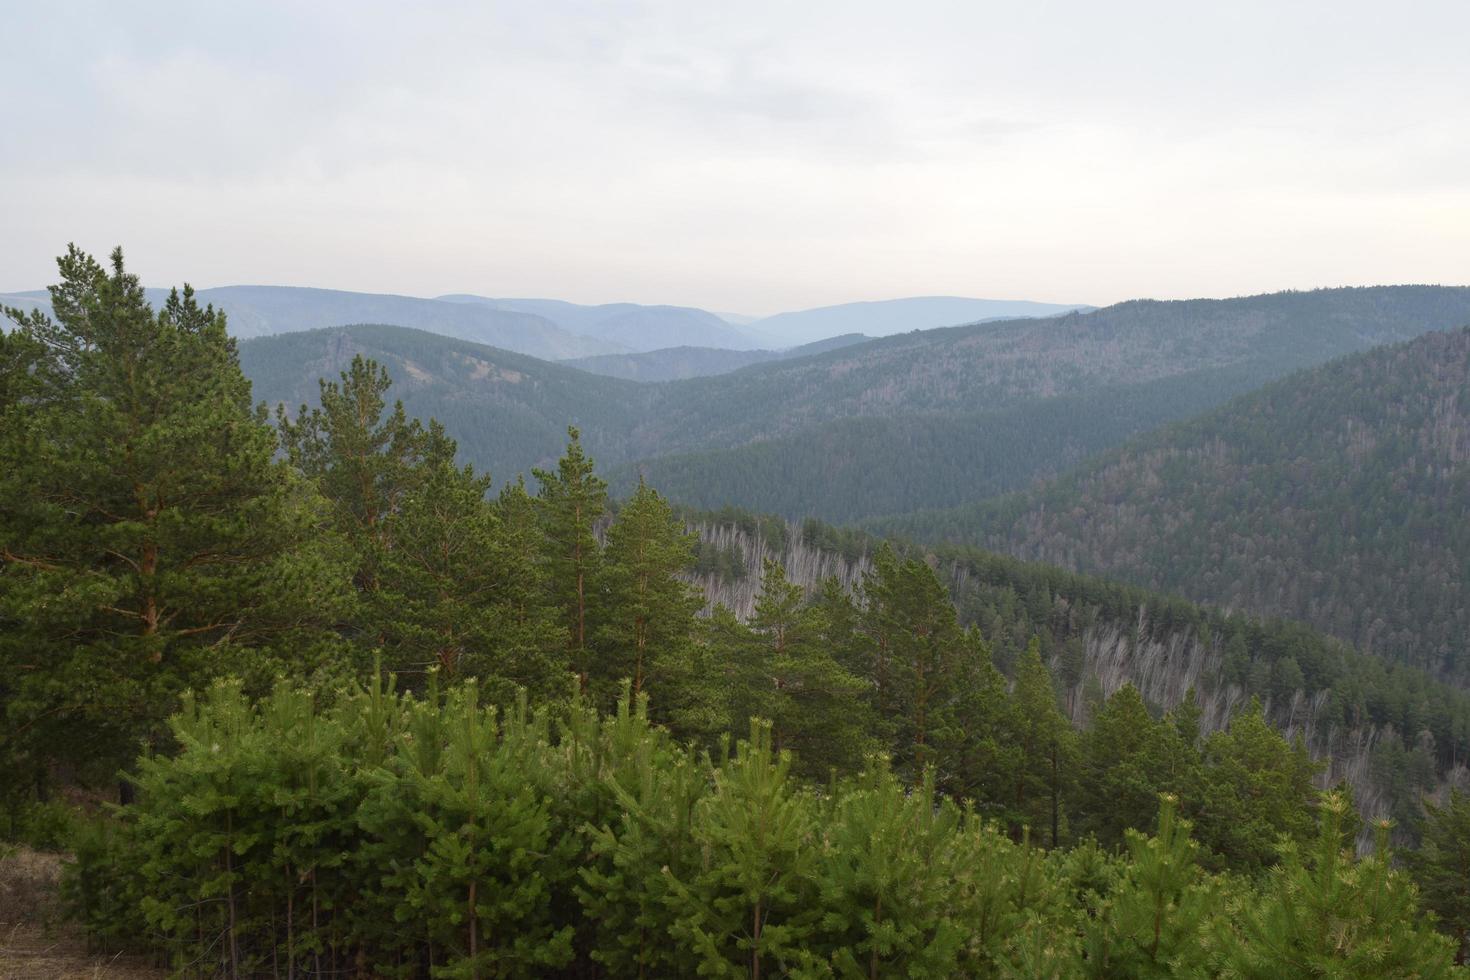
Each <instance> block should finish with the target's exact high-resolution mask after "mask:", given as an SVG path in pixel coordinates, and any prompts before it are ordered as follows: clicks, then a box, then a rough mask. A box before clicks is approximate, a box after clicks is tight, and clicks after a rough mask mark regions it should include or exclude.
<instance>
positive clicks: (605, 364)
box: [561, 333, 871, 381]
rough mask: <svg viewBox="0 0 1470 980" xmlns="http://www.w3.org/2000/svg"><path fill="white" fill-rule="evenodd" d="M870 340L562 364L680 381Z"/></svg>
mask: <svg viewBox="0 0 1470 980" xmlns="http://www.w3.org/2000/svg"><path fill="white" fill-rule="evenodd" d="M870 339H871V338H869V337H865V336H863V335H862V334H855V333H850V334H842V335H840V336H836V337H828V338H827V339H826V340H817V341H813V342H812V343H810V344H802V345H801V346H799V347H791V348H787V349H785V350H760V349H757V350H724V349H721V348H715V347H689V346H679V347H668V348H664V349H662V350H651V351H645V352H642V353H636V354H599V355H595V356H592V357H573V358H568V359H566V360H564V361H562V362H561V363H563V364H565V365H567V366H568V367H574V368H580V369H581V370H583V371H589V372H591V373H592V374H604V375H607V376H608V377H610V378H624V379H626V380H628V381H679V380H682V379H684V378H704V377H709V376H710V375H715V374H728V373H729V372H731V371H738V370H739V369H740V368H743V367H749V366H750V365H752V364H765V363H766V362H768V361H781V360H785V359H786V358H788V357H806V356H807V355H808V354H821V353H824V352H826V351H829V350H837V349H839V348H842V347H851V346H853V345H854V344H861V343H863V342H864V341H867V340H870Z"/></svg>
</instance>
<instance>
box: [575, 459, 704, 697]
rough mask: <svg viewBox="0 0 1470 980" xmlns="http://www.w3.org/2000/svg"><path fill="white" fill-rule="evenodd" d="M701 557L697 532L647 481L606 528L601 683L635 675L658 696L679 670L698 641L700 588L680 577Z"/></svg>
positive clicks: (638, 689)
mask: <svg viewBox="0 0 1470 980" xmlns="http://www.w3.org/2000/svg"><path fill="white" fill-rule="evenodd" d="M693 560H694V535H692V534H690V533H689V531H688V530H687V529H686V528H685V526H684V523H683V522H682V521H680V520H678V519H676V518H675V517H674V513H673V511H672V510H671V509H670V508H669V505H668V504H667V503H666V502H665V501H664V499H663V498H662V497H660V496H659V495H658V493H657V492H656V491H654V490H653V489H651V488H650V487H648V486H646V485H645V484H642V483H640V484H639V485H638V489H637V490H636V491H635V492H634V494H633V496H632V497H631V498H630V499H629V500H628V501H627V502H626V503H625V504H624V505H623V506H622V507H621V508H619V510H618V514H617V517H616V518H615V519H614V520H613V522H612V524H611V526H609V527H608V529H607V546H606V548H605V549H604V551H603V570H602V593H603V598H602V603H603V608H604V609H605V613H604V614H603V616H602V620H601V624H600V626H599V629H598V646H599V648H600V651H601V652H600V655H599V657H598V658H597V664H596V668H597V674H596V681H597V687H598V688H599V689H602V690H609V689H610V687H611V685H612V684H613V683H614V682H617V681H620V680H622V679H625V678H627V679H631V681H632V685H633V686H632V690H633V694H634V695H635V696H636V695H638V694H641V693H642V692H643V691H644V690H645V688H646V689H647V690H649V691H650V692H652V693H654V694H655V695H657V694H659V693H660V691H661V689H663V688H666V687H667V686H669V684H670V683H672V682H673V681H674V679H675V678H676V677H678V676H679V675H680V668H681V666H682V665H681V664H680V661H682V660H686V659H687V658H688V656H689V654H690V647H691V646H692V644H693V642H694V633H695V629H696V625H695V613H697V612H698V611H699V607H700V606H701V605H703V599H702V597H701V596H700V595H699V593H698V592H697V590H695V589H693V588H691V587H690V586H689V585H688V584H687V583H686V582H684V581H683V580H682V579H681V578H680V577H679V576H681V575H682V574H684V573H686V572H687V571H688V570H689V568H690V566H691V565H692V564H693Z"/></svg>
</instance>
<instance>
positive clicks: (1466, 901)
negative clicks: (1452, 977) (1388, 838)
mask: <svg viewBox="0 0 1470 980" xmlns="http://www.w3.org/2000/svg"><path fill="white" fill-rule="evenodd" d="M1424 812H1425V820H1424V842H1423V844H1421V845H1420V848H1419V850H1418V851H1411V852H1409V853H1408V854H1407V855H1405V856H1406V858H1407V860H1408V864H1409V869H1410V870H1411V871H1412V872H1413V876H1414V880H1415V881H1416V882H1417V883H1418V885H1419V890H1420V892H1421V893H1422V895H1423V900H1424V905H1425V907H1426V908H1428V909H1430V910H1431V911H1433V912H1434V914H1435V915H1437V916H1439V923H1440V928H1441V929H1443V930H1444V931H1445V932H1447V933H1449V935H1450V936H1452V937H1454V940H1455V943H1456V950H1455V962H1456V963H1458V964H1460V965H1464V963H1465V962H1466V958H1467V954H1470V795H1466V794H1464V793H1461V792H1460V791H1459V790H1452V791H1451V792H1450V798H1449V800H1448V801H1446V802H1445V803H1444V804H1443V805H1440V806H1436V805H1435V804H1433V803H1429V802H1426V803H1425V804H1424Z"/></svg>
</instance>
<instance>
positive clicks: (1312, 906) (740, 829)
mask: <svg viewBox="0 0 1470 980" xmlns="http://www.w3.org/2000/svg"><path fill="white" fill-rule="evenodd" d="M478 700H479V698H478V695H477V692H476V691H475V685H474V684H473V683H469V684H464V685H459V686H457V687H456V688H455V689H454V690H452V691H450V692H449V693H448V694H447V695H446V696H442V697H441V695H440V693H439V692H438V690H437V685H436V684H435V683H434V682H432V681H431V683H430V685H429V690H428V692H427V694H426V695H425V696H424V697H423V698H422V699H418V698H414V697H412V696H402V695H399V694H397V693H395V692H394V690H393V688H392V685H391V684H389V685H383V684H381V683H378V682H374V683H372V684H370V685H369V686H367V687H366V688H363V689H359V690H357V691H353V692H347V693H344V694H342V695H340V696H339V697H337V698H336V699H335V700H334V702H333V704H332V705H331V706H330V707H328V706H324V705H323V704H322V703H320V702H319V701H318V700H317V699H315V698H313V697H312V696H311V695H309V694H307V693H305V692H303V691H301V690H299V689H297V688H294V687H292V686H290V685H287V684H284V683H283V684H281V685H280V686H278V687H277V688H276V690H275V691H274V692H273V693H272V694H271V695H269V696H268V697H266V698H265V699H264V700H262V701H260V702H259V703H252V702H251V701H250V700H249V699H248V698H246V697H245V696H244V694H243V693H242V691H241V689H240V686H239V685H238V684H235V683H222V684H219V685H216V686H215V687H213V688H211V690H210V691H209V693H208V694H207V695H206V696H205V697H203V698H201V699H197V700H196V699H193V698H187V699H186V701H185V705H184V710H183V711H182V712H180V713H179V714H178V715H177V716H176V717H175V718H174V719H173V722H172V727H173V731H174V735H175V738H176V741H177V743H178V745H179V747H180V748H179V751H178V753H177V754H175V755H172V756H162V755H159V756H153V757H149V758H146V759H144V760H142V761H141V762H140V763H139V766H138V775H137V780H138V783H139V800H138V802H137V803H136V804H135V805H132V806H128V807H122V808H117V810H116V812H115V813H114V814H113V816H112V818H111V819H110V820H107V821H102V822H98V823H96V824H92V825H89V826H88V827H87V829H85V830H84V831H83V832H82V833H80V834H79V835H78V836H77V837H76V838H75V840H76V845H75V847H76V861H75V863H74V864H73V865H72V866H71V867H70V868H69V870H68V876H67V883H66V889H67V895H68V896H69V898H70V901H71V903H72V906H73V908H74V910H75V914H77V915H78V917H79V918H80V919H81V920H82V921H83V922H84V923H85V924H86V925H87V927H88V929H89V930H90V932H91V934H92V935H93V937H94V940H95V941H96V942H97V943H98V944H99V945H103V946H105V947H107V948H109V949H123V948H126V949H132V950H138V951H144V952H150V951H151V952H154V953H158V954H162V955H165V956H166V957H167V958H168V959H169V960H170V962H172V963H173V964H174V965H175V967H176V968H179V969H186V970H187V969H203V970H205V971H207V972H213V973H216V974H219V975H223V976H231V977H233V976H248V975H259V974H263V973H271V974H276V973H279V974H281V975H297V976H326V975H334V974H338V973H341V972H343V971H357V972H367V973H371V974H372V975H378V976H403V977H408V976H440V977H481V976H483V977H528V976H548V975H552V976H554V975H578V974H581V973H586V972H588V971H591V970H593V969H601V970H604V971H606V972H607V973H608V974H609V975H614V976H628V975H644V976H668V975H681V976H687V975H695V974H699V975H707V976H762V975H764V976H792V977H819V976H842V977H854V978H856V977H869V978H871V977H879V976H894V975H903V976H916V977H923V976H928V977H949V976H976V977H1022V976H1048V977H1057V976H1084V975H1085V976H1107V977H1122V976H1127V977H1136V976H1196V975H1201V976H1202V975H1220V973H1221V970H1222V969H1224V968H1226V967H1228V969H1229V970H1234V971H1237V972H1238V973H1239V975H1245V976H1267V975H1270V976H1282V975H1330V976H1368V975H1373V976H1411V975H1419V976H1434V975H1442V974H1443V973H1444V972H1445V971H1446V970H1447V969H1448V962H1449V959H1450V956H1451V950H1450V948H1449V944H1448V943H1447V941H1445V940H1443V939H1440V938H1437V937H1435V936H1434V935H1433V934H1432V932H1430V930H1429V927H1428V926H1427V925H1425V924H1424V923H1422V922H1421V921H1419V920H1417V919H1416V918H1415V909H1414V904H1413V903H1414V891H1413V889H1412V886H1410V885H1409V884H1408V882H1407V879H1405V878H1404V876H1403V875H1401V874H1399V873H1398V872H1394V871H1392V870H1391V868H1390V865H1389V862H1388V859H1387V857H1386V856H1385V855H1382V854H1380V856H1378V857H1375V858H1371V859H1368V860H1365V861H1363V862H1361V863H1358V864H1354V862H1353V861H1352V859H1351V858H1350V856H1348V855H1346V854H1343V853H1341V852H1340V850H1339V849H1340V848H1341V846H1342V844H1343V836H1342V833H1341V830H1340V828H1341V821H1340V819H1339V817H1340V816H1341V812H1345V809H1346V808H1345V804H1344V803H1343V802H1342V801H1340V800H1336V799H1335V798H1333V799H1330V800H1329V803H1328V804H1326V805H1324V807H1323V809H1324V811H1325V812H1326V814H1327V816H1326V817H1325V818H1324V824H1323V827H1324V829H1323V831H1322V837H1321V839H1320V840H1319V844H1318V846H1317V848H1316V849H1315V850H1314V851H1313V852H1312V853H1311V856H1310V858H1309V859H1307V860H1303V859H1299V858H1298V856H1297V855H1298V853H1299V852H1298V850H1297V849H1296V848H1295V847H1290V848H1288V849H1287V851H1286V859H1285V863H1284V864H1283V865H1282V866H1281V867H1280V868H1279V869H1277V870H1275V871H1273V872H1271V873H1270V874H1269V875H1267V876H1266V877H1265V878H1263V879H1259V880H1256V879H1250V878H1237V877H1231V876H1225V877H1221V878H1210V877H1207V876H1206V875H1205V874H1204V872H1203V871H1202V870H1201V869H1200V867H1199V864H1198V862H1197V854H1198V845H1196V844H1194V843H1193V842H1192V841H1191V840H1190V838H1189V832H1188V824H1187V822H1185V821H1182V820H1180V819H1178V818H1177V816H1176V815H1175V810H1174V801H1173V799H1172V797H1166V798H1165V801H1164V806H1163V807H1162V810H1161V813H1160V815H1159V820H1158V832H1157V833H1156V834H1155V835H1151V836H1148V835H1144V834H1141V833H1139V832H1137V831H1134V830H1131V829H1130V830H1129V831H1128V833H1127V844H1128V847H1127V851H1126V853H1124V854H1114V855H1109V854H1108V853H1106V852H1105V851H1103V850H1102V849H1101V848H1099V847H1098V846H1097V845H1096V844H1095V843H1091V842H1085V843H1084V844H1082V845H1081V846H1079V847H1077V848H1075V849H1073V850H1071V851H1065V850H1054V851H1053V852H1052V853H1051V854H1049V855H1048V854H1045V853H1043V852H1042V851H1041V850H1039V849H1038V848H1036V847H1035V846H1033V845H1032V844H1031V843H1030V842H1029V841H1028V840H1026V839H1025V836H1026V835H1024V834H1023V835H1022V840H1021V841H1020V842H1016V841H1013V840H1011V839H1010V837H1009V836H1008V835H1007V834H1005V833H1004V832H1003V830H1002V829H1001V828H1000V827H998V826H996V825H994V824H993V823H989V822H987V821H985V820H983V819H981V818H980V817H979V816H978V815H977V814H975V812H974V811H973V810H971V809H968V808H966V807H962V806H960V805H958V804H956V803H954V802H953V801H952V800H949V799H947V798H944V797H941V796H939V795H937V794H936V791H935V785H934V782H933V780H932V778H926V779H924V780H922V781H921V782H920V783H919V784H918V785H917V786H915V787H912V788H910V787H906V786H905V784H904V783H903V782H902V781H901V780H900V779H899V778H897V776H895V774H893V773H892V772H891V771H890V770H888V769H887V768H886V767H885V766H883V765H882V764H874V765H872V766H870V767H868V769H866V770H865V771H864V772H863V773H862V774H860V775H858V776H856V777H854V778H850V779H845V780H839V781H836V782H834V783H832V784H831V785H830V787H829V789H828V790H827V791H826V792H824V793H819V792H816V791H815V790H813V788H812V787H811V786H810V785H808V784H805V783H803V782H801V781H800V780H798V779H796V778H795V777H794V776H793V774H792V771H791V765H790V763H791V759H790V756H789V754H787V753H777V752H776V751H775V750H774V749H773V747H772V744H771V738H770V732H769V726H768V725H766V724H765V723H760V722H758V723H756V724H754V725H753V727H752V735H751V738H750V740H748V741H742V742H740V743H739V744H738V745H737V746H736V747H735V749H734V751H733V752H725V753H722V756H721V758H720V759H719V760H718V761H711V760H710V758H709V757H708V756H707V755H705V754H704V753H701V752H696V751H692V750H690V749H687V748H685V747H683V746H681V745H680V744H679V743H678V742H676V741H675V740H673V739H672V738H670V736H669V735H668V734H667V732H665V731H663V730H661V729H659V728H657V727H655V726H653V725H651V724H650V722H649V721H648V715H647V709H646V705H644V704H642V703H639V704H637V705H630V703H629V702H628V701H627V700H626V699H625V700H623V701H622V702H620V704H619V706H618V709H617V711H616V712H614V713H613V714H611V715H608V716H604V717H601V718H599V717H598V716H597V715H596V713H595V712H593V711H592V710H591V709H590V708H589V707H588V706H587V705H586V703H585V702H584V701H582V700H581V699H580V698H574V699H573V700H572V701H571V702H570V703H567V702H561V704H560V705H559V706H558V707H556V708H555V709H554V710H553V711H552V712H549V713H548V712H540V713H533V712H531V711H530V710H528V708H527V707H526V706H525V704H524V703H522V704H520V705H518V706H517V707H515V708H513V709H512V710H510V711H508V712H504V713H502V712H498V711H497V710H496V709H495V708H493V707H492V708H481V707H479V706H478ZM1308 969H1315V970H1318V971H1319V972H1317V973H1309V972H1302V971H1307V970H1308ZM1294 970H1295V971H1297V972H1296V973H1293V972H1292V971H1294ZM559 971H564V972H559ZM1273 971H1274V972H1273ZM1415 971H1417V972H1415ZM1229 975H1235V974H1229Z"/></svg>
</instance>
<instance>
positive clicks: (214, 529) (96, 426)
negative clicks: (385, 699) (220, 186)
mask: <svg viewBox="0 0 1470 980" xmlns="http://www.w3.org/2000/svg"><path fill="white" fill-rule="evenodd" d="M58 266H59V269H60V273H61V282H60V284H59V285H57V286H55V287H53V288H52V291H51V298H52V308H53V310H54V314H55V315H54V319H53V317H51V316H47V315H45V314H43V313H41V312H39V311H36V312H33V313H30V314H21V313H20V312H19V311H15V310H10V311H7V312H8V314H9V316H10V317H11V318H12V319H13V320H15V321H16V324H17V329H16V331H15V334H14V335H13V336H12V337H11V338H9V339H7V341H6V343H5V346H4V353H5V355H6V357H5V360H6V362H7V363H6V365H5V371H4V376H5V381H4V383H3V388H4V402H3V403H0V412H3V413H4V418H3V425H0V430H3V432H4V435H3V436H0V450H3V453H4V456H3V464H4V465H3V466H0V470H3V473H0V524H3V526H0V540H3V541H4V542H5V544H4V553H3V558H4V563H3V567H0V623H6V624H7V625H8V626H10V627H13V628H7V629H6V630H5V631H4V636H3V638H0V668H3V669H0V674H3V675H4V676H5V677H6V678H7V681H6V682H5V683H6V685H7V687H8V688H9V689H8V690H7V691H6V692H5V693H6V704H5V706H4V707H5V714H6V722H5V736H4V741H5V743H6V744H7V752H14V751H16V750H17V749H20V750H22V752H28V753H29V757H30V758H32V759H35V760H39V759H45V758H50V759H56V758H67V759H70V760H71V761H73V762H74V763H76V764H77V765H79V766H82V767H83V771H86V770H88V769H91V770H93V771H94V772H96V773H97V774H98V775H101V774H111V773H112V772H114V771H115V770H116V769H117V768H118V767H119V766H121V765H122V764H123V763H124V762H125V761H126V760H127V759H128V758H129V757H130V756H131V755H132V750H133V747H134V746H135V744H136V743H135V741H134V740H135V739H137V738H139V737H142V738H146V739H148V740H150V741H154V742H157V741H159V740H160V739H162V738H163V737H164V734H165V729H164V719H165V718H166V717H167V715H168V714H169V712H170V711H171V710H172V709H173V706H174V705H175V703H176V698H177V696H178V694H179V692H180V691H182V690H183V689H185V688H186V687H191V686H193V687H202V686H204V685H205V684H206V683H207V682H208V679H209V678H210V677H211V676H214V675H216V674H219V673H223V672H225V671H230V672H235V673H240V674H245V675H249V676H250V677H252V678H253V679H254V680H255V682H257V683H264V682H265V679H266V678H269V677H270V676H271V675H272V674H273V673H274V672H275V671H276V670H277V669H278V668H279V666H281V665H284V664H289V666H290V669H291V670H292V671H293V672H294V673H297V674H302V673H308V672H310V671H312V670H315V669H318V668H331V667H333V666H334V664H335V657H336V647H335V644H334V643H333V639H332V636H331V634H330V633H329V632H327V630H326V627H327V626H328V625H330V624H331V623H333V622H334V621H335V620H336V619H337V618H338V616H340V614H341V613H342V611H343V602H344V599H345V593H344V592H343V590H341V589H340V588H339V587H338V585H337V584H335V583H336V582H337V581H338V580H339V579H338V576H340V575H341V574H342V564H343V555H342V553H341V551H340V549H338V548H336V547H335V546H334V544H333V542H332V540H331V538H330V536H326V535H323V534H321V533H319V531H318V529H317V524H318V522H319V520H320V516H321V515H320V509H321V508H320V503H319V500H318V498H317V497H316V496H315V495H314V493H313V491H312V490H311V488H310V487H308V486H306V485H304V484H302V483H300V482H297V481H294V480H293V479H292V478H291V476H290V474H289V472H288V471H287V470H286V468H284V467H283V466H282V465H280V464H279V463H277V462H276V461H275V460H274V458H273V456H274V453H275V449H276V442H275V437H274V434H273V432H272V430H271V427H270V426H269V425H268V424H267V422H266V420H265V418H264V417H263V414H262V413H257V412H255V411H254V410H252V407H251V403H250V383H249V382H248V381H247V380H246V379H245V377H244V376H243V375H242V374H241V373H240V368H239V362H238V358H237V356H236V351H235V343H234V341H233V340H231V339H230V337H229V336H228V335H227V334H226V332H225V318H224V315H223V314H222V313H218V312H216V311H215V310H214V309H213V308H209V307H205V308H201V307H200V306H199V305H198V304H197V303H196V302H195V299H194V294H193V291H192V290H191V289H189V288H188V287H187V286H186V287H185V288H184V290H183V292H178V291H175V292H173V293H172V294H171V295H170V296H169V298H168V300H167V302H166V303H165V304H164V305H163V307H162V308H161V309H160V310H158V311H157V312H156V313H155V312H154V311H153V310H152V309H151V308H150V307H149V305H148V303H147V302H146V300H145V299H144V294H143V289H142V287H141V286H140V285H139V284H138V281H137V278H136V277H135V276H133V275H131V274H130V273H128V272H127V271H126V269H125V268H124V265H123V258H122V253H121V250H118V251H115V252H114V253H113V255H112V262H111V267H110V269H104V268H103V267H102V266H101V265H100V264H98V263H97V262H96V261H95V260H93V259H92V258H91V257H90V256H88V255H86V254H84V253H82V252H81V251H80V250H78V249H77V248H75V247H72V248H70V249H69V250H68V252H67V254H66V255H65V256H63V257H62V258H61V259H60V260H59V261H58Z"/></svg>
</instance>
